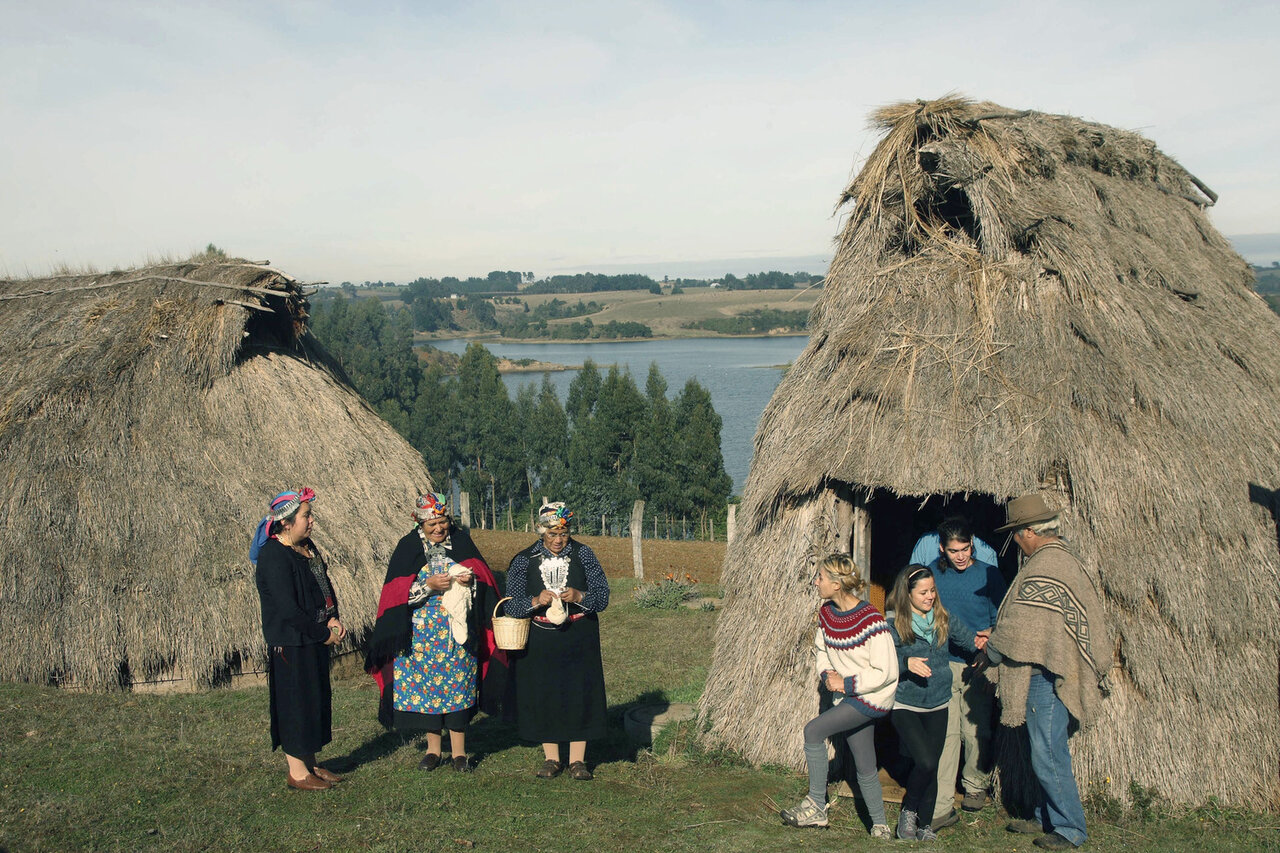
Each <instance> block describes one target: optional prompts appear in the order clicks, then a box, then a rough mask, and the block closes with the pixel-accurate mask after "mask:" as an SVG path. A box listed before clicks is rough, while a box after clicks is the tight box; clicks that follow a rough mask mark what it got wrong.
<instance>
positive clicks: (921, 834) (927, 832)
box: [916, 826, 938, 841]
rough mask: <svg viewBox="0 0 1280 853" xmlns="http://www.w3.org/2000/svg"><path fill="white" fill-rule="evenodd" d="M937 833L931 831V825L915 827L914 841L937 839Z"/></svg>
mask: <svg viewBox="0 0 1280 853" xmlns="http://www.w3.org/2000/svg"><path fill="white" fill-rule="evenodd" d="M937 840H938V833H936V832H934V831H933V827H931V826H922V827H919V828H918V829H916V841H937Z"/></svg>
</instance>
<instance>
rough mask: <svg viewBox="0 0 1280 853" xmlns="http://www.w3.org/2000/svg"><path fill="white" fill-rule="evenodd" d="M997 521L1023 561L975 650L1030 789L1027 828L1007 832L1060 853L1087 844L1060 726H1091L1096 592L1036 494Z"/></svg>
mask: <svg viewBox="0 0 1280 853" xmlns="http://www.w3.org/2000/svg"><path fill="white" fill-rule="evenodd" d="M1006 512H1007V521H1008V523H1006V524H1005V525H1004V526H1002V527H999V528H997V532H1003V531H1006V530H1008V531H1011V533H1010V536H1011V538H1012V539H1013V541H1014V542H1016V543H1017V545H1018V548H1019V549H1020V550H1021V551H1022V553H1023V555H1024V556H1025V557H1027V560H1026V562H1025V563H1024V564H1023V566H1022V569H1021V570H1020V571H1019V572H1018V575H1017V577H1016V578H1014V581H1013V585H1012V587H1011V588H1010V590H1009V592H1008V594H1007V595H1006V596H1005V598H1004V601H1003V602H1002V603H1001V605H1000V611H999V613H998V614H997V616H996V625H995V628H994V629H992V632H991V635H990V638H989V639H988V641H987V644H986V649H985V651H986V655H987V657H988V658H989V659H990V660H991V662H992V663H995V664H998V666H997V667H996V668H995V669H994V670H993V671H992V673H991V674H990V677H991V680H992V681H995V682H996V685H997V687H996V689H997V692H998V695H999V697H1000V701H1001V705H1002V708H1003V711H1002V715H1001V722H1002V723H1004V724H1005V725H1007V726H1018V725H1022V724H1023V723H1024V722H1025V723H1026V725H1027V734H1028V735H1029V737H1030V740H1031V767H1032V770H1033V771H1034V772H1035V775H1036V779H1037V780H1038V781H1039V783H1040V797H1039V802H1038V803H1037V805H1036V814H1035V817H1036V820H1034V821H1026V820H1018V821H1013V822H1012V823H1010V824H1009V828H1010V829H1011V830H1013V831H1015V832H1026V833H1035V834H1039V833H1041V832H1043V833H1044V834H1043V835H1040V837H1038V838H1036V839H1035V841H1034V844H1035V845H1036V846H1037V847H1041V848H1044V849H1048V850H1065V849H1068V848H1071V847H1079V846H1080V845H1081V844H1084V842H1085V839H1086V837H1087V836H1086V832H1085V821H1084V808H1083V807H1082V806H1081V804H1080V791H1079V787H1078V786H1077V784H1076V780H1075V776H1074V775H1072V771H1071V753H1070V751H1068V749H1067V738H1068V734H1069V732H1068V725H1069V722H1070V720H1069V717H1070V718H1074V719H1075V721H1076V723H1077V725H1079V726H1088V725H1090V724H1091V723H1093V722H1094V721H1095V720H1096V719H1097V717H1098V712H1099V711H1100V709H1101V705H1102V690H1103V687H1104V680H1105V678H1106V674H1107V671H1108V670H1109V669H1110V668H1111V644H1110V640H1109V639H1108V636H1107V626H1106V622H1105V617H1104V615H1103V611H1102V601H1101V599H1100V598H1099V596H1098V593H1097V590H1096V589H1095V588H1094V586H1093V582H1092V581H1091V580H1090V579H1089V577H1088V575H1086V574H1085V572H1084V567H1083V566H1082V565H1081V564H1080V561H1079V560H1078V559H1076V557H1075V555H1074V554H1072V553H1071V552H1070V551H1068V550H1067V548H1066V545H1064V544H1063V542H1062V540H1061V539H1060V538H1059V536H1058V531H1059V518H1058V513H1057V512H1055V511H1053V510H1050V509H1049V507H1048V506H1047V505H1046V504H1045V502H1044V499H1043V498H1041V497H1040V496H1039V495H1023V496H1022V497H1019V498H1015V499H1014V500H1012V501H1010V502H1009V505H1008V507H1007V510H1006Z"/></svg>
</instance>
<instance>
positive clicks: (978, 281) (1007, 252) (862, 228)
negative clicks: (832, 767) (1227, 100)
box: [702, 98, 1280, 807]
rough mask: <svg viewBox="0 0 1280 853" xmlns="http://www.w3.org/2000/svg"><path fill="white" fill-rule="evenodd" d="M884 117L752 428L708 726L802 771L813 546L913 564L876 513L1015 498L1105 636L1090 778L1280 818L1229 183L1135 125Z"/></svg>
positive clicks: (1273, 655)
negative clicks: (798, 348) (1061, 537)
mask: <svg viewBox="0 0 1280 853" xmlns="http://www.w3.org/2000/svg"><path fill="white" fill-rule="evenodd" d="M875 122H876V124H878V125H879V126H880V127H881V128H883V129H884V131H885V136H884V139H883V141H882V142H881V143H880V144H879V146H878V147H877V148H876V149H875V151H874V152H873V153H872V154H871V156H870V158H869V160H868V161H867V163H866V164H865V166H864V168H863V169H862V171H861V172H860V174H859V175H858V176H857V177H856V178H855V179H854V181H853V183H852V184H851V186H850V187H849V188H848V189H847V190H846V191H845V193H844V195H843V196H842V198H841V204H845V203H849V204H850V205H851V210H850V211H849V213H848V218H847V220H846V223H845V225H844V228H843V231H842V233H841V235H840V238H839V243H838V251H837V254H836V257H835V259H834V261H833V263H832V265H831V269H830V272H829V274H828V277H827V281H826V290H825V293H824V295H823V297H822V299H821V301H820V302H819V303H818V305H817V306H816V307H815V308H814V312H813V316H812V320H811V334H810V341H809V345H808V347H807V348H806V349H805V351H804V353H803V354H802V355H801V357H800V358H799V359H798V360H797V361H796V362H795V364H794V366H793V367H792V368H791V370H790V371H789V373H788V374H787V376H786V378H785V379H784V380H783V382H782V384H781V385H780V386H779V388H778V390H777V392H776V393H775V394H774V396H773V399H772V401H771V402H770V404H769V407H768V409H767V410H766V411H765V414H764V416H763V418H762V420H761V422H760V426H759V430H758V432H757V434H756V439H755V459H754V464H753V466H752V470H751V474H750V477H749V478H748V481H747V486H746V490H745V496H744V500H743V507H742V511H741V513H740V515H739V532H738V534H737V535H736V537H735V540H734V541H733V542H732V543H731V544H730V547H729V550H728V553H727V557H726V560H725V569H724V582H725V586H726V589H727V590H729V591H730V599H729V601H728V603H727V606H726V608H725V611H724V615H723V617H722V618H721V621H720V624H719V627H718V634H717V640H716V652H715V658H714V662H713V666H712V670H711V673H710V678H709V680H708V684H707V689H706V692H705V695H704V698H703V702H702V711H703V713H704V714H705V715H707V717H708V718H709V719H710V720H711V722H712V729H711V734H710V736H711V737H712V738H713V739H716V740H719V741H721V742H724V743H728V744H732V745H734V746H737V747H740V748H741V749H742V750H743V751H744V752H745V754H746V756H747V757H748V758H749V759H750V760H752V761H755V762H783V763H787V764H794V763H795V762H796V761H797V759H798V757H799V756H800V754H801V751H800V745H801V739H800V729H801V726H802V724H803V723H804V722H805V721H806V720H807V719H808V718H809V717H810V716H811V715H812V714H813V713H814V712H815V710H816V708H817V696H816V693H815V679H814V678H813V676H812V673H811V672H810V655H809V653H808V645H809V643H810V642H811V638H812V628H811V627H810V626H811V616H812V613H813V610H814V607H815V604H816V596H815V595H814V594H813V592H812V591H811V589H810V588H809V586H808V585H809V583H810V581H811V578H812V572H813V563H814V560H815V559H816V558H818V557H819V556H821V555H824V554H826V553H828V552H831V551H852V553H854V555H855V556H856V557H858V559H859V560H860V561H861V562H863V563H864V564H865V563H866V562H868V561H870V562H871V564H872V565H873V572H874V571H875V568H874V566H875V565H876V563H877V562H881V563H883V561H884V560H885V559H888V557H886V554H890V555H891V556H892V559H894V560H896V561H898V562H896V563H895V564H894V565H893V566H892V568H893V569H896V568H897V567H900V566H901V565H902V563H903V562H905V558H906V554H907V549H909V547H910V541H911V538H913V537H914V534H915V533H916V532H919V531H918V529H917V530H902V531H898V532H897V536H898V537H899V538H902V537H906V539H905V541H906V544H905V545H902V544H901V543H900V542H889V543H888V544H886V543H885V541H883V540H884V539H885V538H886V537H888V538H890V539H892V538H893V536H894V533H895V532H894V530H892V529H889V528H886V527H885V526H884V525H880V526H877V522H876V515H877V513H878V512H880V511H881V509H882V508H885V507H894V506H897V507H899V508H900V507H902V506H903V505H908V504H909V506H908V509H914V508H915V507H917V506H919V505H921V503H922V502H925V501H927V500H928V499H930V498H931V497H932V499H933V500H935V501H937V500H941V499H942V496H951V497H952V499H953V500H954V499H956V498H959V497H962V496H963V497H965V498H968V499H971V500H972V499H974V498H975V497H982V498H984V499H985V500H986V501H987V503H988V504H989V506H990V508H991V509H992V510H993V511H994V512H998V505H999V502H1002V501H1003V500H1005V499H1007V498H1008V497H1011V496H1014V495H1017V494H1020V493H1023V492H1027V491H1032V490H1037V489H1038V490H1040V491H1041V492H1042V493H1043V494H1044V495H1045V497H1046V499H1047V500H1049V501H1050V502H1051V503H1052V504H1053V505H1056V506H1059V507H1064V508H1065V509H1066V514H1065V516H1064V517H1065V520H1066V523H1067V530H1068V536H1069V538H1070V540H1071V541H1072V543H1073V545H1074V547H1075V548H1076V549H1077V550H1078V552H1079V554H1080V555H1081V557H1082V559H1083V560H1084V562H1085V564H1086V567H1087V569H1088V571H1089V572H1090V574H1091V576H1092V577H1093V578H1095V579H1096V581H1097V582H1098V583H1099V585H1100V589H1101V590H1102V592H1103V595H1104V600H1105V606H1106V608H1107V613H1108V616H1109V619H1110V620H1111V625H1112V632H1113V634H1114V637H1115V641H1116V661H1117V665H1116V667H1115V668H1114V670H1113V672H1112V673H1111V680H1112V682H1113V685H1114V688H1113V692H1112V694H1111V696H1110V698H1109V699H1107V700H1106V702H1105V703H1104V706H1105V710H1104V714H1103V719H1102V721H1101V723H1100V724H1099V725H1098V726H1096V727H1094V728H1092V729H1089V730H1087V731H1085V732H1083V733H1082V734H1081V735H1080V736H1078V737H1075V738H1073V742H1072V746H1073V751H1074V754H1075V757H1076V773H1077V776H1078V777H1080V778H1081V780H1082V781H1083V782H1084V783H1085V786H1086V788H1087V787H1088V786H1090V785H1093V784H1095V783H1096V784H1099V785H1105V782H1104V780H1108V779H1109V781H1110V785H1109V786H1108V788H1107V789H1108V790H1110V791H1113V792H1116V793H1118V794H1119V795H1120V796H1121V797H1123V796H1124V792H1125V791H1127V790H1128V786H1129V783H1130V782H1131V781H1135V782H1137V783H1139V784H1141V785H1143V786H1148V787H1152V786H1153V787H1155V788H1156V789H1157V790H1158V791H1159V792H1160V793H1161V794H1163V795H1165V796H1167V797H1170V798H1172V799H1173V800H1175V801H1180V802H1192V803H1200V802H1204V801H1205V800H1207V799H1208V798H1209V797H1211V796H1214V797H1218V798H1219V799H1220V800H1221V801H1223V802H1226V803H1232V804H1241V805H1247V806H1253V807H1258V806H1262V807H1274V806H1275V805H1276V796H1277V791H1276V788H1277V777H1276V767H1277V758H1278V757H1280V712H1278V697H1277V663H1278V662H1280V658H1278V655H1277V635H1278V634H1280V632H1278V631H1277V625H1278V624H1280V623H1278V620H1277V617H1278V615H1280V606H1278V603H1277V590H1278V588H1280V587H1278V586H1277V567H1278V562H1280V561H1278V559H1277V547H1276V543H1277V538H1276V526H1275V523H1274V522H1273V519H1272V517H1271V515H1270V514H1269V512H1268V506H1267V504H1268V500H1267V499H1259V498H1258V495H1264V496H1265V495H1267V494H1268V493H1269V490H1273V489H1275V488H1276V487H1277V485H1280V320H1277V318H1276V316H1275V315H1273V314H1272V313H1271V312H1270V311H1269V310H1268V309H1267V307H1266V305H1265V304H1264V303H1263V301H1262V300H1261V299H1260V298H1259V297H1258V296H1257V295H1256V294H1255V293H1254V292H1253V290H1252V287H1251V283H1252V275H1251V272H1250V270H1249V268H1248V266H1247V265H1246V264H1245V263H1244V261H1243V260H1241V258H1240V257H1238V256H1237V255H1236V254H1235V253H1234V252H1233V251H1232V249H1231V247H1230V246H1229V245H1228V243H1227V241H1226V240H1225V239H1224V238H1223V237H1222V236H1221V235H1219V234H1218V233H1217V231H1215V230H1214V228H1213V227H1212V225H1211V224H1210V223H1209V219H1208V217H1207V216H1206V214H1205V212H1204V208H1205V207H1207V206H1208V205H1209V204H1211V203H1212V201H1213V196H1212V193H1211V192H1210V191H1209V190H1208V189H1207V188H1206V187H1204V186H1203V184H1201V183H1200V182H1199V181H1198V180H1196V178H1194V177H1193V176H1192V175H1190V174H1188V173H1187V172H1186V171H1185V170H1184V169H1182V168H1181V167H1180V166H1179V165H1178V164H1177V163H1175V162H1174V161H1173V160H1172V159H1170V158H1169V157H1167V156H1166V155H1164V154H1162V153H1161V152H1160V151H1159V150H1157V149H1156V147H1155V146H1154V145H1153V144H1152V143H1151V142H1150V141H1148V140H1146V139H1144V138H1142V137H1141V136H1139V135H1137V134H1135V133H1130V132H1126V131H1121V130H1116V129H1114V128H1110V127H1104V126H1101V125H1097V124H1091V123H1088V122H1084V121H1081V120H1079V119H1075V118H1071V117H1067V116H1058V115H1046V114H1042V113H1035V112H1014V111H1011V110H1007V109H1004V108H1001V107H999V106H996V105H994V104H990V103H973V102H969V101H966V100H963V99H960V98H946V99H943V100H938V101H933V102H928V103H926V102H916V103H908V104H901V105H898V106H893V107H889V108H886V109H883V110H881V111H879V112H878V113H877V114H876V115H875ZM1251 492H1252V495H1253V501H1251ZM1270 494H1274V493H1273V492H1270ZM899 521H901V518H899ZM987 529H988V530H989V529H990V528H989V527H988V528H987ZM981 532H982V531H981V530H980V531H979V533H981ZM873 533H875V534H876V535H877V536H878V537H879V539H875V538H874V537H873V536H872V534H873ZM885 568H889V567H885ZM881 575H882V576H884V571H883V569H882V570H881Z"/></svg>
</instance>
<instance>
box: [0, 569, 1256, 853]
mask: <svg viewBox="0 0 1280 853" xmlns="http://www.w3.org/2000/svg"><path fill="white" fill-rule="evenodd" d="M614 589H615V599H614V603H613V605H612V606H611V608H610V609H609V610H608V611H607V612H606V613H605V614H604V615H603V616H602V617H601V631H602V635H603V638H604V644H605V674H606V678H607V682H608V695H609V704H610V715H611V719H612V723H613V725H612V734H611V736H610V737H609V739H608V740H606V741H604V742H600V743H592V744H591V745H590V747H589V750H588V759H589V761H590V763H592V764H593V765H595V771H596V780H595V781H594V782H589V783H582V782H574V781H572V780H571V779H569V778H568V777H567V776H562V777H560V778H558V779H554V780H550V781H543V780H539V779H535V778H534V777H533V770H534V769H535V768H536V767H537V765H538V764H540V763H541V758H542V756H541V749H540V748H539V747H537V746H533V745H528V744H522V743H520V742H519V741H518V740H517V739H516V738H515V736H514V733H513V732H512V731H511V730H510V729H509V728H507V727H505V726H503V725H501V724H500V723H499V722H498V721H495V720H491V719H484V718H481V719H479V720H477V721H476V722H475V723H474V724H473V726H472V729H471V733H470V737H469V742H468V746H469V748H470V751H471V752H472V753H473V754H475V755H476V757H477V759H478V765H477V767H476V771H475V772H474V773H472V774H470V775H462V774H456V773H454V772H452V771H451V770H447V769H444V768H441V769H438V770H436V771H434V772H432V773H423V772H421V771H418V770H416V769H415V765H416V764H417V762H418V759H419V758H420V756H421V754H422V753H421V749H420V747H419V745H418V744H416V743H409V744H402V743H401V742H400V740H399V738H398V737H397V736H395V735H393V734H386V733H384V732H383V730H382V729H381V727H380V726H379V725H378V723H377V721H376V720H375V719H374V711H375V705H376V694H375V692H374V690H373V685H372V682H371V681H370V680H369V679H367V678H365V677H363V676H356V677H348V678H342V679H340V680H338V681H336V682H335V684H334V709H333V710H334V742H333V743H332V744H330V746H329V747H328V748H327V749H326V750H325V753H324V755H323V756H322V758H323V759H324V760H325V761H326V762H327V763H329V764H330V766H332V767H334V768H335V769H339V770H344V769H345V770H346V771H347V773H348V778H347V781H346V782H344V783H343V784H341V785H340V786H338V787H337V788H335V789H334V790H330V791H326V792H321V793H303V792H298V791H293V790H289V789H287V788H286V787H285V785H284V760H283V758H282V757H281V756H280V754H279V753H276V754H274V755H273V754H271V753H270V752H269V741H268V736H267V731H266V721H267V695H266V691H265V689H264V688H261V687H254V688H246V689H239V690H217V691H213V692H209V693H202V694H191V695H169V696H156V695H142V694H129V693H115V694H109V695H93V694H84V693H75V692H70V691H61V690H55V689H49V688H43V687H33V686H28V685H15V684H4V685H0V850H8V851H22V850H59V851H61V850H146V849H157V850H248V851H256V850H297V851H311V850H314V851H322V850H388V851H390V850H405V851H409V850H413V851H424V850H425V851H436V850H441V851H452V850H468V849H479V850H530V851H533V850H546V851H575V850H582V851H592V853H598V852H599V851H626V853H637V851H666V850H673V851H679V850H741V851H752V853H755V851H772V850H788V851H794V850H813V851H828V850H843V849H847V848H855V849H871V848H876V847H885V846H887V845H886V844H884V843H873V842H872V841H871V840H870V838H869V837H868V836H867V834H866V830H865V828H864V827H863V825H862V824H861V823H860V822H859V821H858V819H857V817H856V814H855V812H854V809H853V807H852V805H851V803H850V802H849V801H847V800H842V801H841V802H840V803H839V804H838V805H837V806H836V807H834V808H833V812H832V827H831V828H830V829H829V830H825V831H823V830H796V829H790V828H787V827H784V826H782V825H781V824H780V822H779V820H778V818H777V816H776V814H775V813H774V812H773V810H772V806H771V805H770V803H771V802H776V803H778V804H780V805H791V804H792V803H793V801H795V800H797V799H798V798H799V797H800V796H801V795H802V794H803V791H804V787H805V786H804V782H803V781H802V780H801V778H800V776H799V774H796V773H793V772H790V771H786V770H783V769H779V768H765V769H752V768H749V767H745V766H743V765H741V764H740V763H739V762H737V761H735V760H734V759H733V757H732V756H728V755H708V754H705V753H702V752H700V751H699V750H697V749H696V748H692V747H690V746H689V740H690V738H689V733H688V731H687V730H676V731H672V729H668V730H667V732H664V735H663V737H662V738H660V739H659V743H658V745H657V748H656V750H655V751H649V750H640V751H639V752H637V751H636V749H635V748H634V747H632V746H631V745H629V744H628V742H627V740H626V738H625V736H624V734H623V731H622V715H623V713H624V711H625V709H626V707H627V706H628V705H629V704H631V703H635V702H637V701H643V700H645V699H649V698H654V697H662V698H668V699H672V700H676V701H691V700H693V699H694V698H696V696H697V695H698V693H699V691H700V690H701V686H702V682H703V680H704V679H705V677H706V664H707V661H708V659H709V656H710V651H711V646H712V631H713V628H714V624H715V618H716V614H715V613H712V612H704V611H697V610H686V609H681V610H678V611H654V610H641V609H639V608H637V607H635V606H634V605H633V604H631V602H630V592H631V589H630V586H629V585H627V584H626V583H625V582H623V581H622V580H621V579H619V580H617V581H615V583H614ZM761 701H768V698H767V697H763V696H762V697H761ZM895 811H896V810H895V809H894V807H892V806H890V817H891V819H892V818H893V816H894V815H895ZM1092 820H1093V822H1092V824H1091V832H1092V838H1091V841H1090V844H1089V848H1088V849H1092V850H1120V849H1124V850H1126V851H1167V850H1174V851H1197V853H1198V851H1206V850H1257V851H1262V850H1274V849H1276V848H1277V847H1280V830H1278V827H1280V819H1277V818H1275V817H1274V816H1260V815H1251V814H1247V813H1240V812H1233V811H1229V810H1224V809H1219V808H1213V807H1206V808H1201V809H1199V810H1196V811H1182V812H1179V813H1177V814H1173V813H1171V812H1166V811H1165V810H1162V809H1161V808H1160V806H1159V803H1158V802H1154V803H1152V804H1150V805H1149V806H1148V807H1147V808H1146V809H1145V810H1144V811H1143V812H1142V813H1141V814H1136V815H1131V816H1129V817H1122V816H1120V815H1119V814H1117V813H1115V812H1114V811H1113V810H1112V811H1111V813H1110V814H1095V815H1093V816H1092ZM1003 826H1004V819H1003V816H1002V815H999V816H998V815H997V814H996V813H995V812H994V811H992V810H988V811H986V812H983V813H982V814H981V815H980V816H979V817H977V818H976V819H973V820H965V821H963V822H962V823H961V824H960V825H959V826H957V827H955V828H952V829H949V830H944V832H943V835H942V841H941V843H940V845H939V849H947V850H975V851H976V850H1001V851H1014V850H1023V851H1031V850H1035V849H1038V848H1033V847H1032V846H1031V844H1030V839H1029V838H1028V837H1026V836H1013V835H1008V834H1006V833H1005V832H1004V831H1003ZM910 846H911V847H917V846H924V845H919V844H912V845H910ZM904 849H906V848H905V847H904Z"/></svg>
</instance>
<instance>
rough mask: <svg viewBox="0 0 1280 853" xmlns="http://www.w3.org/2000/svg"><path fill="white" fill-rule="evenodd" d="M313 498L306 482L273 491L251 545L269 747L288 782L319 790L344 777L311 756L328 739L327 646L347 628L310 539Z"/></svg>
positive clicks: (330, 735)
mask: <svg viewBox="0 0 1280 853" xmlns="http://www.w3.org/2000/svg"><path fill="white" fill-rule="evenodd" d="M313 500H315V492H313V491H311V490H310V489H302V490H301V491H289V492H281V493H280V494H278V495H276V496H275V497H274V498H272V499H271V510H270V512H269V513H268V514H267V517H266V518H264V519H263V520H262V524H261V525H260V526H259V527H258V533H257V535H256V536H254V540H253V544H252V545H251V546H250V549H249V559H250V560H251V561H253V562H254V563H255V565H256V566H257V571H256V573H255V575H254V580H255V581H256V582H257V585H258V596H259V597H260V598H261V600H262V635H263V637H264V638H265V639H266V641H267V651H268V656H267V661H268V662H267V685H268V688H269V690H270V693H271V748H272V750H274V749H275V748H276V747H281V748H283V750H284V757H285V760H286V761H287V762H288V764H289V774H288V777H287V783H288V785H289V787H291V788H297V789H299V790H302V791H323V790H324V789H326V788H329V787H331V786H332V785H333V783H335V782H340V781H342V777H340V776H339V775H338V774H336V773H333V772H332V771H330V770H327V769H326V768H324V767H321V766H320V765H319V764H317V763H316V753H317V752H319V751H320V749H321V747H323V746H324V745H325V744H327V743H328V742H329V741H330V740H332V739H333V734H332V730H331V723H330V690H329V647H330V646H333V645H336V644H337V643H339V642H341V641H342V639H343V637H345V636H346V635H347V631H346V628H344V627H343V625H342V623H341V622H340V621H339V620H338V602H337V599H336V598H335V597H334V594H333V585H332V584H330V583H329V575H328V572H327V571H326V569H325V564H324V558H323V557H321V556H320V552H319V550H317V548H316V546H315V544H314V543H313V542H312V541H311V528H312V526H313V524H314V523H315V522H314V519H313V518H312V515H311V502H312V501H313Z"/></svg>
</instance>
